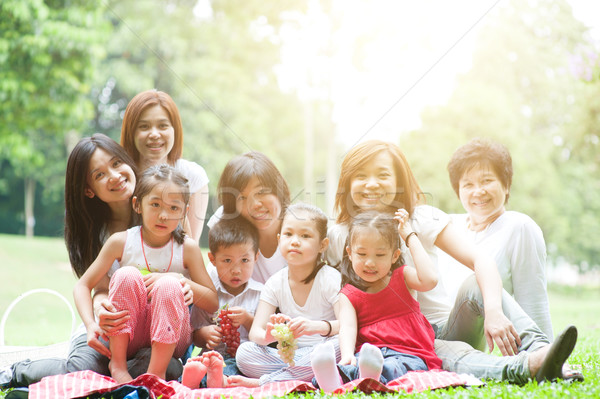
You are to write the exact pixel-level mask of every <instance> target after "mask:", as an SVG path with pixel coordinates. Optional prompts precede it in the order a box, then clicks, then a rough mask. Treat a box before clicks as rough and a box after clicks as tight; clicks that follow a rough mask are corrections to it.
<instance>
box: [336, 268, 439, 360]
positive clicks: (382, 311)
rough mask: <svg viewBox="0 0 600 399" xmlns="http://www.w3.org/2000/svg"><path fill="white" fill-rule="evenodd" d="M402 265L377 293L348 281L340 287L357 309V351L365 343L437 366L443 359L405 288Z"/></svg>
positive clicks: (421, 315) (433, 335) (432, 336)
mask: <svg viewBox="0 0 600 399" xmlns="http://www.w3.org/2000/svg"><path fill="white" fill-rule="evenodd" d="M405 267H406V266H402V267H400V268H398V269H396V270H394V272H393V273H392V276H391V278H390V282H389V284H388V286H387V287H385V288H384V289H382V290H381V291H379V292H377V293H374V294H373V293H367V292H364V291H361V290H359V289H358V288H356V287H354V286H352V285H350V284H346V285H345V286H344V287H343V288H342V291H341V292H342V294H344V295H346V296H347V297H348V299H349V300H350V302H351V303H352V306H354V309H355V310H356V318H357V320H358V336H357V339H356V352H358V351H359V350H360V348H361V347H362V345H363V344H364V343H365V342H368V343H370V344H371V345H375V346H377V347H378V348H383V347H387V348H390V349H392V350H395V351H396V352H400V353H405V354H409V355H414V356H417V357H419V358H420V359H422V360H423V361H424V362H425V363H426V364H427V367H428V368H429V369H430V370H431V369H439V368H441V367H442V361H441V360H440V359H439V358H438V357H437V355H436V354H435V350H434V345H433V342H434V339H435V333H434V331H433V328H432V327H431V324H429V322H428V321H427V319H426V318H425V316H424V315H423V313H421V307H420V306H419V302H417V301H416V300H415V299H414V298H413V297H412V296H411V295H410V292H409V291H408V288H407V287H406V283H405V282H404V268H405Z"/></svg>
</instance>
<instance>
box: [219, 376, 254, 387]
mask: <svg viewBox="0 0 600 399" xmlns="http://www.w3.org/2000/svg"><path fill="white" fill-rule="evenodd" d="M259 386H260V384H259V379H258V378H248V377H244V376H243V375H230V376H229V377H227V387H228V388H230V387H247V388H256V387H259Z"/></svg>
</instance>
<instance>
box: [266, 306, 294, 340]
mask: <svg viewBox="0 0 600 399" xmlns="http://www.w3.org/2000/svg"><path fill="white" fill-rule="evenodd" d="M290 320H291V318H290V317H289V316H286V315H284V314H282V313H276V314H272V315H271V316H269V321H268V322H267V325H266V327H265V330H266V336H267V338H269V337H271V338H273V339H275V337H274V336H273V334H271V331H272V330H273V327H274V326H275V325H276V324H285V323H287V322H288V321H290ZM271 342H272V341H271Z"/></svg>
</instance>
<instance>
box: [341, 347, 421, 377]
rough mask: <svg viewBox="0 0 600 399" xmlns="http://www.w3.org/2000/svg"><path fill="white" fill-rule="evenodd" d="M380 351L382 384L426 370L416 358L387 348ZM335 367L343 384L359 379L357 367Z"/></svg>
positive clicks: (358, 354)
mask: <svg viewBox="0 0 600 399" xmlns="http://www.w3.org/2000/svg"><path fill="white" fill-rule="evenodd" d="M380 350H381V354H382V355H383V369H382V370H381V376H380V377H379V381H380V382H381V383H382V384H387V383H388V382H390V381H392V380H395V379H396V378H398V377H402V376H403V375H404V374H406V373H408V372H409V371H414V370H428V368H427V365H426V364H425V362H424V361H423V360H422V359H421V358H419V357H417V356H414V355H407V354H404V353H400V352H396V351H395V350H392V349H389V348H380ZM355 356H356V357H357V358H358V357H359V356H360V352H359V353H356V354H355ZM337 367H338V370H339V372H340V377H342V381H343V382H344V384H345V383H347V382H350V381H353V380H356V379H358V378H360V376H359V370H358V366H351V365H340V364H338V366H337Z"/></svg>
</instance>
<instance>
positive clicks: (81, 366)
mask: <svg viewBox="0 0 600 399" xmlns="http://www.w3.org/2000/svg"><path fill="white" fill-rule="evenodd" d="M150 353H151V348H144V349H142V350H140V351H138V352H137V353H136V354H135V357H134V358H133V359H130V360H128V361H127V367H128V368H129V373H130V374H131V376H132V377H133V378H135V377H137V376H139V375H141V374H143V373H145V372H146V371H147V370H148V364H150ZM82 370H91V371H94V372H96V373H98V374H102V375H110V372H109V371H108V358H107V357H106V356H104V355H101V354H100V353H98V352H97V351H96V350H95V349H93V348H91V347H89V346H88V344H87V335H86V334H85V333H84V334H80V335H77V336H74V337H73V338H72V339H71V346H70V348H69V355H68V357H67V358H66V359H61V358H49V359H40V360H33V361H31V360H23V361H21V362H17V363H15V364H13V365H12V374H13V377H12V381H11V383H10V386H11V387H26V386H29V385H30V384H35V383H36V382H39V381H40V380H41V379H42V378H44V377H48V376H52V375H60V374H67V373H72V372H75V371H82ZM182 372H183V366H182V364H181V362H180V361H179V359H175V358H171V361H170V363H169V366H168V368H167V379H177V378H179V376H180V375H181V373H182Z"/></svg>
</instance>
